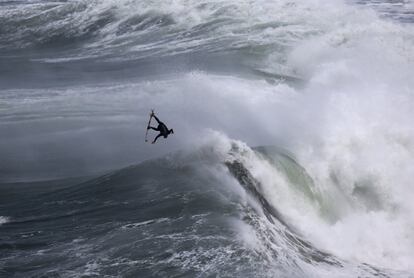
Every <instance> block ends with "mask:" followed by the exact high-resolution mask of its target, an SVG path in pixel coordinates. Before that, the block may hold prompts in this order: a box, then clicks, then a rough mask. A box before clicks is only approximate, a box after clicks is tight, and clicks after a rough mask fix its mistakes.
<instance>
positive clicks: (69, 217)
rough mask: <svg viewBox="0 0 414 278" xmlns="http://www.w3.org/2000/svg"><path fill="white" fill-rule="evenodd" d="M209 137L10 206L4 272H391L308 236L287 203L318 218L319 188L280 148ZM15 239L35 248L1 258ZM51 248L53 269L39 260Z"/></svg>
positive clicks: (15, 245) (16, 245) (19, 246)
mask: <svg viewBox="0 0 414 278" xmlns="http://www.w3.org/2000/svg"><path fill="white" fill-rule="evenodd" d="M211 140H212V141H211V142H210V143H209V144H206V145H203V146H201V147H199V148H197V149H196V150H192V151H181V152H178V153H172V154H170V155H168V156H166V157H164V158H160V159H156V160H151V161H147V162H144V163H141V164H139V165H135V166H130V167H128V168H125V169H122V170H118V171H114V172H112V173H109V174H107V175H104V176H101V177H98V178H95V179H92V180H88V181H85V182H82V183H80V184H76V185H72V186H68V187H65V188H62V189H58V190H55V191H51V192H45V193H41V194H38V195H37V197H36V198H30V199H31V200H28V201H27V202H26V204H24V205H21V204H18V205H11V206H10V207H8V209H9V210H10V211H13V212H14V214H13V219H14V221H13V222H10V223H8V225H7V226H5V227H7V229H8V230H7V231H9V232H12V231H17V230H18V231H19V234H15V235H14V236H11V237H9V238H8V240H7V241H6V242H5V243H3V244H2V245H0V247H1V249H2V250H3V252H5V253H4V254H5V255H3V256H2V257H3V259H2V264H3V271H4V273H5V274H9V275H10V274H17V273H19V274H21V275H36V273H39V271H40V272H42V273H44V271H46V270H47V271H48V273H51V274H53V273H57V271H59V273H60V274H63V275H74V274H75V273H77V275H78V274H79V275H87V274H88V273H89V272H88V271H90V267H91V265H93V266H94V267H93V273H94V274H96V275H109V274H110V273H112V272H113V271H117V273H118V274H119V275H127V274H131V275H133V274H134V273H138V272H139V273H141V275H144V276H153V275H157V274H159V273H160V272H163V271H167V269H168V273H175V274H177V275H196V274H199V273H203V275H207V274H208V275H218V274H220V275H231V276H234V275H237V274H242V273H244V274H246V273H247V274H249V273H250V274H252V275H253V274H254V275H255V276H256V277H272V276H274V275H279V276H280V277H303V276H307V277H325V276H326V275H327V274H326V273H327V272H326V270H329V271H328V273H329V275H327V276H326V277H330V276H331V275H332V273H338V275H339V274H340V275H344V276H347V277H348V276H353V275H357V274H359V275H361V274H362V273H363V275H364V276H367V277H377V276H378V275H379V276H387V275H389V274H390V273H392V274H396V273H395V272H393V271H391V270H384V269H379V268H376V267H374V266H370V265H368V264H363V263H361V262H358V263H356V262H352V260H347V259H343V258H339V257H338V256H336V255H335V254H334V253H336V252H335V250H323V249H320V248H319V247H317V246H316V245H315V244H314V242H312V240H311V239H310V238H308V237H307V236H308V234H307V233H306V231H304V230H302V227H301V225H299V223H297V222H296V221H298V219H296V220H295V217H294V216H293V215H294V213H292V211H293V210H295V209H298V207H303V206H307V209H308V210H311V211H313V212H314V213H315V214H316V215H318V217H319V219H322V218H323V217H324V213H323V209H322V206H323V204H322V203H323V199H324V196H323V195H321V193H320V192H318V190H317V188H316V186H315V184H314V183H313V180H312V178H311V177H310V176H309V175H308V174H307V172H306V170H305V169H304V168H303V167H302V166H300V165H299V164H298V163H297V162H296V161H295V159H294V158H293V157H291V155H290V154H288V153H287V152H285V151H283V150H281V149H279V148H275V147H259V148H256V149H251V148H249V147H247V145H245V144H244V143H242V142H240V141H233V140H229V139H227V138H226V137H223V136H222V135H220V134H218V133H213V134H212V137H211ZM269 175H270V176H271V178H272V179H271V181H269V180H267V181H266V179H265V177H266V176H269ZM272 191H273V192H274V191H277V195H276V196H275V195H272V194H270V192H272ZM288 195H290V196H289V199H287V197H288ZM292 197H293V198H292ZM282 200H285V201H282ZM299 200H300V201H299ZM33 208H35V209H33ZM302 213H303V211H302ZM319 224H321V223H319ZM319 224H318V225H319ZM3 232H4V231H3ZM3 232H2V231H1V230H0V233H3ZM10 235H11V234H10ZM86 239H88V240H86ZM154 240H155V241H154ZM154 242H157V243H156V244H154ZM19 250H25V252H30V253H31V254H35V256H33V257H32V258H33V259H30V260H26V261H25V262H24V263H23V262H20V261H19V260H17V261H16V260H15V259H14V261H12V260H9V259H8V257H10V258H13V257H14V254H16V252H20V251H19ZM63 250H66V251H64V252H63ZM74 252H76V254H77V256H76V257H75V258H74V257H73V256H72V255H71V254H72V253H74ZM53 256H58V257H59V267H58V268H54V267H53V266H50V265H49V264H44V263H45V262H46V261H47V260H49V258H50V257H53ZM362 261H363V260H362ZM246 262H248V263H246ZM33 263H41V264H44V267H42V268H40V269H36V270H33V269H31V267H30V265H32V264H33ZM292 265H295V267H294V268H292ZM321 266H323V267H321ZM142 273H143V274H142ZM398 276H401V277H405V276H406V274H404V273H399V274H398ZM407 277H408V276H407Z"/></svg>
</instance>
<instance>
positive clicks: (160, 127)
mask: <svg viewBox="0 0 414 278" xmlns="http://www.w3.org/2000/svg"><path fill="white" fill-rule="evenodd" d="M152 117H154V119H155V120H156V121H157V122H158V127H156V128H155V127H152V126H150V123H149V124H148V127H147V130H148V129H153V130H155V131H159V132H160V134H158V135H157V136H156V137H155V138H154V141H152V144H154V143H155V142H156V141H157V139H158V138H159V137H161V136H164V138H167V137H168V135H170V134H171V133H172V134H174V130H173V129H168V128H167V126H166V125H165V124H164V123H163V122H161V121H160V120H159V119H158V118H157V116H155V114H154V111H152V112H151V118H152ZM151 118H150V122H151Z"/></svg>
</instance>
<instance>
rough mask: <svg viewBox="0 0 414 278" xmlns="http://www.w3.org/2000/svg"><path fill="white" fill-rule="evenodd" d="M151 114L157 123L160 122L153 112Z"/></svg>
mask: <svg viewBox="0 0 414 278" xmlns="http://www.w3.org/2000/svg"><path fill="white" fill-rule="evenodd" d="M152 116H153V117H154V119H155V120H156V121H157V122H158V124H159V123H161V122H160V120H158V118H157V116H155V114H153V115H152Z"/></svg>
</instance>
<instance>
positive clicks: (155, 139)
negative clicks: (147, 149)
mask: <svg viewBox="0 0 414 278" xmlns="http://www.w3.org/2000/svg"><path fill="white" fill-rule="evenodd" d="M161 135H162V134H158V135H157V137H155V138H154V141H152V144H154V143H155V141H157V139H158V138H160V136H161Z"/></svg>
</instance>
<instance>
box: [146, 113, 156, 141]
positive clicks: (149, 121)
mask: <svg viewBox="0 0 414 278" xmlns="http://www.w3.org/2000/svg"><path fill="white" fill-rule="evenodd" d="M153 113H154V109H151V113H150V117H149V120H148V125H147V130H146V131H145V142H148V130H149V129H148V127H149V126H150V125H151V120H152V114H153Z"/></svg>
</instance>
